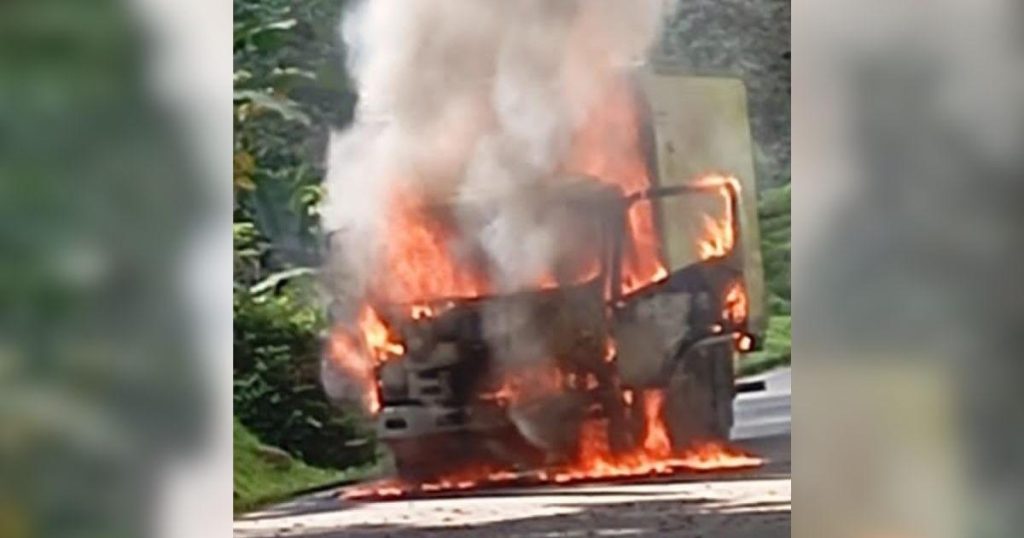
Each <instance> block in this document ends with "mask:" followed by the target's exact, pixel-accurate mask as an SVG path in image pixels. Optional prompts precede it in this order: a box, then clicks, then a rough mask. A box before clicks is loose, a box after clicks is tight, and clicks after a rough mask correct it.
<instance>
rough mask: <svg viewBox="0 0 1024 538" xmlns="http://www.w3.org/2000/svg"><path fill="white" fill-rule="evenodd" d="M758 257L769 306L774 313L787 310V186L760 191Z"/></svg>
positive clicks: (788, 291)
mask: <svg viewBox="0 0 1024 538" xmlns="http://www.w3.org/2000/svg"><path fill="white" fill-rule="evenodd" d="M760 197H761V199H760V201H759V203H758V216H759V220H760V224H761V257H762V260H763V262H764V274H765V285H766V286H767V288H768V289H767V291H768V305H769V308H770V311H771V313H773V314H789V313H790V293H791V291H790V290H791V288H790V252H791V250H790V248H791V247H790V244H791V242H790V198H791V189H790V185H789V184H786V185H784V186H782V187H778V188H775V189H766V190H764V191H762V192H761V193H760Z"/></svg>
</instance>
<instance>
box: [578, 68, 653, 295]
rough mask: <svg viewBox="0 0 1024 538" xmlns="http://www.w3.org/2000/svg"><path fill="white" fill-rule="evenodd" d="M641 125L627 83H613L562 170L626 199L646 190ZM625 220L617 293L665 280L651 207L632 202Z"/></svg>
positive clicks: (634, 100) (582, 131)
mask: <svg viewBox="0 0 1024 538" xmlns="http://www.w3.org/2000/svg"><path fill="white" fill-rule="evenodd" d="M641 125H642V122H641V121H640V114H639V111H638V110H637V107H636V99H635V97H634V95H633V93H632V92H631V91H630V86H629V85H628V83H627V82H626V81H622V82H621V83H619V84H616V85H614V87H612V88H611V91H610V92H609V93H608V94H607V95H606V97H605V99H604V100H603V101H601V106H599V107H595V108H594V109H593V110H592V111H591V114H590V116H589V117H588V118H587V120H586V122H585V123H584V124H583V127H582V129H580V131H579V132H578V133H577V135H576V138H575V139H574V140H573V146H572V149H571V153H570V157H569V161H568V164H567V166H566V169H567V172H570V173H576V174H586V175H589V176H593V177H595V178H597V180H598V181H601V182H602V183H607V184H611V185H615V186H617V187H619V188H621V189H622V191H623V194H625V195H627V196H629V195H632V194H636V193H639V192H643V191H646V190H648V189H650V187H651V178H650V173H649V171H648V169H647V161H646V159H645V157H644V154H643V153H642V148H643V144H641V143H640V142H641V138H640V135H641V134H640V126H641ZM627 220H628V224H629V232H630V233H629V239H630V241H629V244H628V245H627V249H626V251H625V258H626V259H625V264H624V268H623V277H622V278H623V280H622V291H623V293H629V292H631V291H633V290H636V289H638V288H641V287H643V286H645V285H647V284H649V283H651V282H655V281H658V280H661V279H663V278H665V277H666V276H668V271H666V270H665V266H664V264H663V263H662V261H661V256H660V246H659V241H658V236H657V234H656V232H655V227H654V212H653V210H652V207H651V203H650V202H648V201H641V202H637V203H635V204H633V205H632V206H631V207H630V209H629V214H628V215H627Z"/></svg>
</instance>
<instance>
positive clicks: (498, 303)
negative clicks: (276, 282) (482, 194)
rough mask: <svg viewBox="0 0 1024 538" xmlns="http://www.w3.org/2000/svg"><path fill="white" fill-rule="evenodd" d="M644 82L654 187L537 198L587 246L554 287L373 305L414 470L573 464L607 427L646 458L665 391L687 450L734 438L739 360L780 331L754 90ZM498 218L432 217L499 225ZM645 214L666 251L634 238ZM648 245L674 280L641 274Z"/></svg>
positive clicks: (378, 410) (382, 402)
mask: <svg viewBox="0 0 1024 538" xmlns="http://www.w3.org/2000/svg"><path fill="white" fill-rule="evenodd" d="M635 88H636V91H635V98H636V100H637V102H638V109H639V110H642V111H643V113H642V114H641V115H642V116H645V120H646V121H643V122H642V126H641V127H640V129H641V130H642V131H643V132H642V133H641V136H640V137H639V138H640V140H641V142H642V145H643V146H644V147H643V148H641V149H642V152H643V154H644V155H645V158H646V160H647V163H646V165H647V169H648V175H649V176H650V184H649V186H648V188H646V189H644V190H642V191H637V192H631V193H626V192H624V189H622V188H620V187H617V186H615V185H610V184H608V183H607V182H602V181H596V180H595V179H594V178H591V177H586V176H585V175H579V176H571V177H566V178H562V179H560V180H559V181H557V182H552V184H551V185H550V186H545V187H543V188H540V187H538V188H534V189H531V191H530V192H528V193H524V196H529V199H530V200H531V201H533V202H531V204H530V207H531V209H530V211H531V213H530V215H529V218H534V219H539V220H551V221H557V222H558V225H557V226H556V228H557V229H558V230H559V234H558V235H557V237H556V238H555V243H556V246H557V244H567V243H571V245H572V248H565V249H561V250H564V251H565V252H564V254H563V253H562V252H561V250H559V254H558V256H556V260H555V261H554V263H553V264H552V267H551V275H550V278H546V279H544V282H541V283H539V284H538V285H537V286H536V288H535V289H531V290H527V291H522V290H518V291H509V292H507V293H505V292H489V293H483V294H481V295H478V296H470V297H467V296H454V297H448V296H438V297H432V298H430V299H429V300H426V301H422V302H419V303H418V304H416V305H409V304H401V303H395V302H389V301H387V300H373V299H371V302H372V304H373V312H374V318H375V321H376V322H378V323H379V324H380V325H381V326H383V327H386V328H387V329H386V330H387V331H388V333H389V335H388V336H386V337H382V338H383V339H384V340H387V342H388V345H389V346H391V349H390V350H389V352H388V353H389V355H388V357H387V359H386V360H377V361H376V362H375V363H374V364H373V367H372V369H366V370H365V371H363V372H362V373H361V374H360V375H362V376H364V377H366V378H369V379H370V380H371V381H372V382H371V384H370V386H371V389H370V390H372V391H373V392H374V394H372V395H371V399H372V400H373V402H374V403H373V405H372V407H373V408H374V409H373V410H374V412H375V420H376V424H377V435H378V439H380V440H381V441H383V442H384V443H386V444H387V445H388V447H389V448H390V449H391V451H392V452H393V454H394V456H395V462H396V464H397V468H398V472H399V474H400V475H402V476H404V477H409V478H427V477H430V476H436V475H438V474H441V473H445V472H447V471H450V470H453V469H457V468H458V467H460V466H465V465H468V464H477V463H480V464H487V465H491V464H494V465H497V466H503V467H506V468H517V467H523V466H542V465H548V464H555V463H560V462H565V461H571V460H572V459H573V458H574V457H576V455H577V454H578V453H579V451H580V450H581V446H580V445H581V443H582V442H585V441H584V440H586V439H587V438H588V437H591V436H593V435H594V434H595V432H594V431H592V430H593V429H595V428H596V429H598V430H600V431H598V432H596V433H597V434H598V435H600V436H601V437H602V438H603V439H604V442H605V443H606V445H607V447H608V450H610V451H611V452H612V453H629V452H630V451H633V450H636V449H637V448H638V446H639V445H641V444H642V443H644V442H645V439H649V437H650V436H649V435H648V433H649V432H647V431H645V430H646V429H647V428H650V422H649V412H648V409H649V407H650V404H651V403H652V402H651V401H650V400H651V398H655V397H657V398H658V400H659V401H658V402H657V403H658V405H659V407H660V410H659V412H660V414H661V417H662V419H663V421H664V424H665V426H666V429H667V437H668V442H669V443H670V444H671V446H672V447H674V448H677V449H678V448H681V447H685V446H687V445H688V444H689V443H691V442H692V441H694V440H700V439H713V438H727V436H728V433H729V429H730V427H731V426H732V421H733V417H732V400H733V397H734V393H735V390H734V371H735V364H736V360H737V351H745V350H749V349H752V348H756V347H757V346H758V345H759V344H760V340H761V336H762V334H763V326H764V319H763V300H762V268H761V259H760V250H759V249H760V241H759V237H758V228H757V214H756V199H755V196H756V187H755V183H754V165H753V159H752V152H751V146H750V133H749V127H748V123H747V112H746V97H745V92H744V88H743V86H742V83H740V82H739V81H737V80H730V79H715V78H695V77H683V76H674V75H671V74H665V73H654V72H651V73H647V74H643V75H639V76H638V77H637V79H636V84H635ZM540 191H543V192H540ZM480 207H486V204H471V205H470V206H464V205H460V204H459V203H457V202H453V203H451V204H444V203H441V204H431V205H430V207H427V208H425V209H424V211H427V212H429V213H430V214H432V215H440V216H441V217H439V218H440V219H441V220H444V218H449V217H451V216H452V215H456V216H457V218H458V220H459V222H460V223H461V225H463V226H465V225H466V223H467V222H472V221H473V219H479V220H480V221H481V223H482V224H481V225H484V224H485V222H486V219H487V217H488V215H486V214H477V213H479V208H480ZM638 210H642V211H644V212H646V214H647V215H649V216H650V221H651V222H652V223H653V228H654V229H653V230H652V232H653V233H652V234H651V238H652V241H653V244H651V245H646V246H644V245H638V244H637V242H638V240H642V238H640V239H638V237H637V235H636V234H635V233H632V232H631V226H633V225H635V223H633V222H632V221H631V219H633V218H634V215H635V214H636V213H637V212H638ZM474 212H477V213H474ZM445 216H447V217H445ZM452 218H453V217H452ZM641 247H645V248H652V249H653V251H654V252H655V253H656V256H657V259H658V269H657V272H656V274H652V275H651V276H650V277H649V278H639V279H638V278H636V271H635V269H636V268H635V267H633V268H631V267H629V264H630V263H631V260H633V259H634V257H633V256H632V254H635V252H636V251H637V250H638V249H639V248H641ZM365 338H366V337H365V336H364V339H365ZM364 344H365V342H364ZM350 373H351V372H350Z"/></svg>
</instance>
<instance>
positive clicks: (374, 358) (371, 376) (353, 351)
mask: <svg viewBox="0 0 1024 538" xmlns="http://www.w3.org/2000/svg"><path fill="white" fill-rule="evenodd" d="M356 327H357V328H358V334H357V335H353V334H352V333H351V332H349V331H347V330H345V329H343V328H338V329H336V330H335V331H334V333H333V334H332V335H331V339H330V342H329V343H328V356H329V357H330V358H331V360H332V361H333V362H334V364H335V365H337V366H338V367H339V368H340V369H341V371H342V372H344V373H345V374H347V375H348V377H349V378H350V379H351V380H352V381H354V382H355V383H357V384H358V385H359V389H360V390H361V392H362V394H361V397H362V403H363V405H364V407H365V408H366V409H367V410H368V411H369V412H370V413H371V414H376V413H377V411H379V410H380V400H379V398H378V396H377V385H376V383H377V381H376V376H377V372H376V368H377V366H379V365H380V364H382V363H384V362H385V361H387V360H388V359H390V358H391V357H396V356H398V355H401V354H402V353H404V352H405V348H404V347H403V346H402V344H400V343H398V342H397V341H396V339H395V337H394V336H393V335H392V334H391V332H390V330H389V329H388V327H387V325H385V324H384V322H383V321H381V319H380V316H378V315H377V312H376V311H375V310H374V309H373V308H371V307H370V306H369V305H364V306H363V309H362V310H361V311H360V313H359V317H358V320H357V322H356Z"/></svg>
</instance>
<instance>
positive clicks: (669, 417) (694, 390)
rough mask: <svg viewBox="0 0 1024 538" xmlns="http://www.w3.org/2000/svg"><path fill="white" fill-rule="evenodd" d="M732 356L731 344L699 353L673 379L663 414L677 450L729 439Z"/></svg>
mask: <svg viewBox="0 0 1024 538" xmlns="http://www.w3.org/2000/svg"><path fill="white" fill-rule="evenodd" d="M733 353H734V352H733V349H732V346H731V345H729V344H728V343H726V344H722V345H716V346H709V347H707V348H705V349H701V350H696V351H694V353H693V355H691V356H690V357H687V360H686V361H684V362H683V364H681V365H680V367H679V369H678V370H676V372H675V373H674V375H673V376H672V378H671V379H670V381H669V386H668V394H667V395H666V398H665V409H664V410H663V413H664V416H665V420H666V423H667V426H668V429H669V433H670V436H671V437H672V444H673V448H674V449H676V450H681V449H684V448H686V447H688V446H691V445H692V444H693V443H696V442H703V441H723V440H727V439H728V438H729V430H730V429H731V428H732V423H733V412H732V400H733V396H734V395H735V386H734V381H733Z"/></svg>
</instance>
